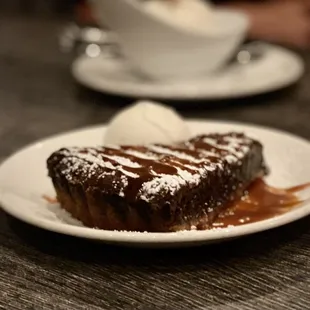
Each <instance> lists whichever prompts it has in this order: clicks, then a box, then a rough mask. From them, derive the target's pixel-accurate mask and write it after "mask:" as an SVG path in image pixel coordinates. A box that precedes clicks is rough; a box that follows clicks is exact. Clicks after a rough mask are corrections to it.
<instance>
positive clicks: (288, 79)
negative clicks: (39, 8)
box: [72, 44, 304, 100]
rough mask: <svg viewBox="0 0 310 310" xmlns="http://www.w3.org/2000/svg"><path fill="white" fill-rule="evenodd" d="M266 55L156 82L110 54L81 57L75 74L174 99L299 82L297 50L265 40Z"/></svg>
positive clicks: (102, 85)
mask: <svg viewBox="0 0 310 310" xmlns="http://www.w3.org/2000/svg"><path fill="white" fill-rule="evenodd" d="M261 49H262V50H264V54H263V57H262V58H261V59H259V60H257V61H253V62H250V63H249V64H248V65H240V64H235V65H230V66H228V67H226V68H225V69H223V70H222V71H221V72H218V73H216V74H214V75H210V76H206V77H203V78H200V79H193V80H186V81H184V80H183V81H164V82H159V81H158V82H154V81H149V80H146V79H143V78H142V77H139V76H136V75H135V74H133V72H132V70H130V68H129V67H128V65H127V64H126V63H125V62H124V61H122V60H120V59H115V58H111V57H106V56H99V57H96V58H91V57H87V56H81V57H79V58H78V59H77V60H76V61H75V62H74V63H73V65H72V74H73V76H74V78H75V79H76V80H77V81H78V82H79V83H80V84H82V85H84V86H86V87H89V88H91V89H94V90H96V91H99V92H105V93H111V94H116V95H123V96H132V97H142V98H152V99H171V100H198V99H199V100H201V99H210V100H211V99H213V100H215V99H231V98H237V97H244V96H252V95H258V94H262V93H266V92H270V91H275V90H278V89H281V88H284V87H287V86H289V85H291V84H294V83H295V82H297V81H298V80H299V79H300V78H301V76H302V75H303V72H304V63H303V61H302V59H301V58H300V57H299V56H298V55H297V54H295V53H293V52H291V51H289V50H287V49H284V48H281V47H277V46H274V45H269V44H264V45H262V46H261Z"/></svg>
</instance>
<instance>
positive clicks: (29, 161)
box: [0, 121, 310, 247]
mask: <svg viewBox="0 0 310 310" xmlns="http://www.w3.org/2000/svg"><path fill="white" fill-rule="evenodd" d="M188 123H189V126H190V129H191V131H192V133H193V135H196V134H199V133H208V132H211V131H212V132H227V131H230V130H234V131H243V132H245V133H247V134H248V135H250V136H252V137H254V138H257V139H259V140H260V141H261V142H262V143H263V145H264V147H265V156H266V161H267V162H268V164H269V166H270V168H271V175H270V176H269V177H268V179H267V181H268V183H270V184H271V185H274V186H277V187H290V186H294V185H300V184H304V183H307V182H309V178H310V161H309V158H310V143H309V142H307V141H306V140H303V139H301V138H298V137H296V136H293V135H291V134H288V133H284V132H280V131H277V130H273V129H268V128H263V127H256V126H251V125H245V124H238V123H222V122H213V121H188ZM105 130H106V127H104V126H100V127H92V128H86V129H82V130H78V131H73V132H69V133H64V134H61V135H58V136H54V137H51V138H49V139H46V140H42V141H40V142H37V143H35V144H32V145H30V146H28V147H26V148H24V149H23V150H21V151H19V152H17V153H16V154H14V155H13V156H11V157H10V158H9V159H7V160H6V161H5V162H4V163H3V164H2V165H1V167H0V203H1V206H2V208H3V209H4V211H6V212H7V213H9V214H11V215H12V216H14V217H16V218H18V219H20V220H22V221H25V222H27V223H29V224H32V225H34V226H37V227H40V228H43V229H47V230H50V231H54V232H58V233H62V234H66V235H71V236H76V237H81V238H88V239H93V240H98V241H103V242H106V243H115V244H122V245H127V246H139V247H172V246H173V247H177V246H192V245H198V244H205V243H213V242H220V241H223V240H227V239H231V238H236V237H241V236H245V235H249V234H253V233H256V232H260V231H264V230H267V229H271V228H275V227H278V226H281V225H284V224H287V223H289V222H292V221H295V220H297V219H300V218H302V217H305V216H307V215H308V214H310V202H305V203H302V204H300V205H299V206H297V207H296V208H294V209H292V210H290V211H289V212H287V213H285V214H283V215H280V216H277V217H274V218H271V219H267V220H264V221H260V222H256V223H251V224H245V225H242V226H236V227H229V228H222V229H214V230H206V231H181V232H176V233H139V232H124V231H106V230H99V229H93V228H87V227H84V226H83V225H82V224H81V223H80V222H79V221H77V220H75V219H73V218H71V216H70V215H69V214H68V213H67V212H66V211H64V210H62V209H60V207H59V206H58V205H57V204H48V203H47V202H46V201H45V200H44V199H43V198H42V196H43V195H48V196H50V197H53V196H55V193H54V190H53V187H52V184H51V181H50V179H49V178H48V176H47V170H46V159H47V157H48V156H49V155H50V154H51V153H52V152H53V151H55V150H57V149H59V148H61V147H64V146H74V145H75V146H85V145H89V146H91V145H93V146H96V145H100V144H101V143H102V140H103V135H104V132H105ZM303 195H306V196H305V197H303V198H309V197H310V190H309V191H308V193H307V192H305V193H303Z"/></svg>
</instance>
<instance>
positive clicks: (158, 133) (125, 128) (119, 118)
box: [104, 101, 190, 145]
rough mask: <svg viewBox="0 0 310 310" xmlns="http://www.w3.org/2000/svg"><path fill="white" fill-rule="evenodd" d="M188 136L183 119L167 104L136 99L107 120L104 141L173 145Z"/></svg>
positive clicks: (123, 143) (108, 142)
mask: <svg viewBox="0 0 310 310" xmlns="http://www.w3.org/2000/svg"><path fill="white" fill-rule="evenodd" d="M189 138H190V131H189V128H188V127H187V125H186V122H185V121H184V120H183V119H182V118H181V117H180V116H179V115H178V114H177V113H176V111H175V110H174V109H172V108H170V107H167V106H165V105H162V104H158V103H155V102H151V101H139V102H137V103H136V104H134V105H132V106H130V107H128V108H125V109H124V110H122V111H121V112H119V113H118V114H117V115H116V116H115V117H114V118H113V119H112V120H111V122H110V124H109V126H108V128H107V131H106V134H105V138H104V143H105V144H112V145H147V144H152V143H160V144H169V145H173V144H176V143H178V142H181V141H184V140H187V139H189Z"/></svg>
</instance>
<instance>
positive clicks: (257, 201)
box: [213, 179, 310, 228]
mask: <svg viewBox="0 0 310 310" xmlns="http://www.w3.org/2000/svg"><path fill="white" fill-rule="evenodd" d="M306 188H310V183H307V184H303V185H298V186H295V187H291V188H287V189H280V188H275V187H272V186H269V185H268V184H266V182H265V181H264V180H262V179H259V180H256V181H255V182H254V183H253V184H252V185H251V186H250V187H249V188H248V190H247V192H246V193H245V194H244V196H243V197H242V198H241V199H240V200H239V201H237V202H235V203H234V205H233V206H232V207H231V208H228V209H227V210H226V211H225V212H224V213H222V214H220V215H219V217H218V219H217V220H216V221H215V222H214V224H213V228H215V227H219V228H225V227H228V226H239V225H244V224H249V223H255V222H259V221H262V220H266V219H269V218H273V217H275V216H278V215H281V214H284V213H286V212H288V211H290V210H292V209H293V208H294V207H297V206H298V205H299V204H300V203H302V202H304V200H302V199H300V198H299V197H298V195H297V194H298V192H300V191H302V190H304V189H306ZM309 196H310V195H309ZM309 198H310V197H309Z"/></svg>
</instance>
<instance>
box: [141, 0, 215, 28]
mask: <svg viewBox="0 0 310 310" xmlns="http://www.w3.org/2000/svg"><path fill="white" fill-rule="evenodd" d="M144 7H145V9H146V11H147V12H149V13H150V14H153V15H154V16H156V17H157V18H159V19H161V20H163V21H165V22H168V23H170V24H173V25H174V26H177V27H180V28H183V29H185V30H189V31H196V32H200V33H201V32H204V33H206V32H208V31H210V30H211V28H212V6H211V4H210V3H209V2H207V1H203V0H170V1H168V0H148V1H145V2H144Z"/></svg>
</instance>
